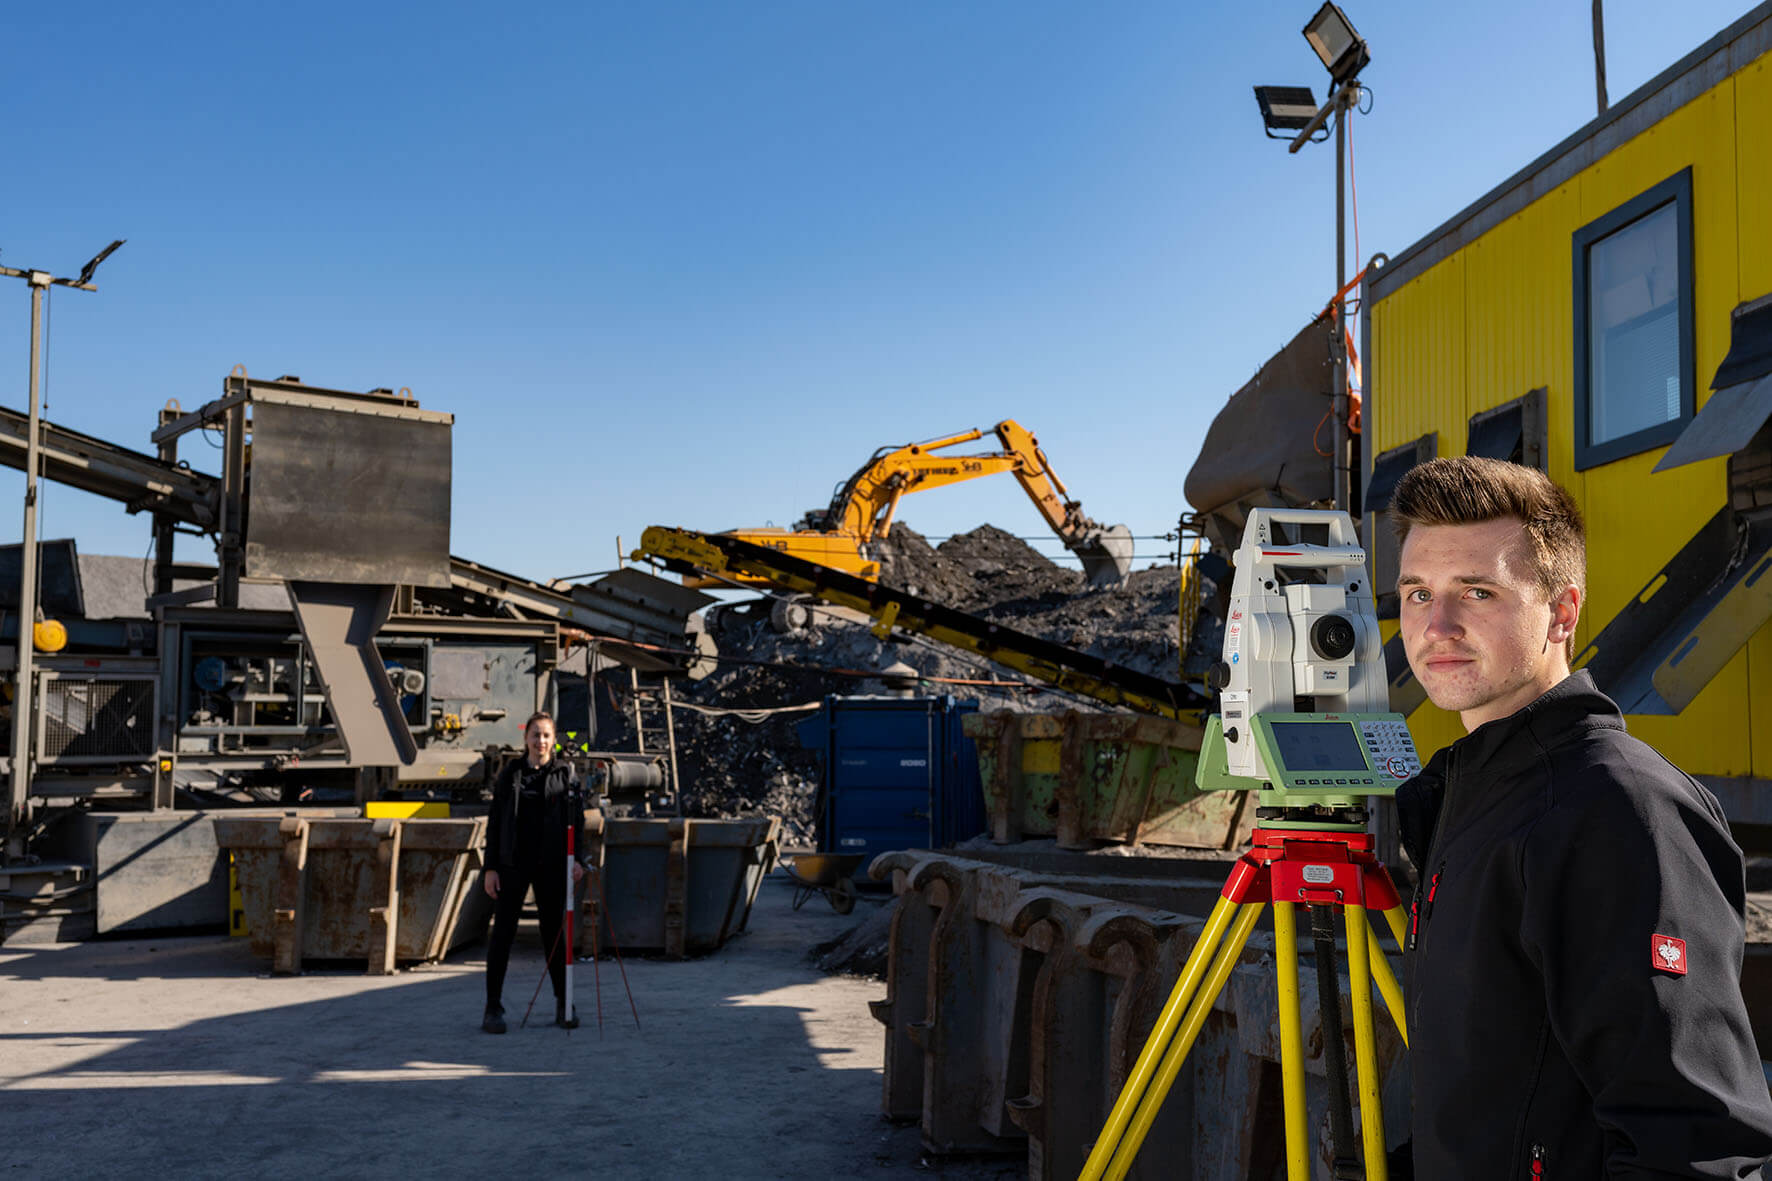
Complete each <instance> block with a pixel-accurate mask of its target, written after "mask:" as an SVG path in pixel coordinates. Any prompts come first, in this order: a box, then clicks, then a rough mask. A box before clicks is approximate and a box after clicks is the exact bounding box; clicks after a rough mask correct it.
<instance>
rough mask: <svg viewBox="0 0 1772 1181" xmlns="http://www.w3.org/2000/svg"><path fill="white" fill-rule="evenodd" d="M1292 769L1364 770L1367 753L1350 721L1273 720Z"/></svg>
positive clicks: (1276, 739)
mask: <svg viewBox="0 0 1772 1181" xmlns="http://www.w3.org/2000/svg"><path fill="white" fill-rule="evenodd" d="M1268 729H1269V730H1271V731H1272V732H1273V736H1274V746H1275V747H1276V748H1277V750H1278V751H1279V754H1280V761H1281V762H1282V763H1284V764H1285V765H1286V769H1287V770H1288V771H1293V772H1297V771H1364V770H1366V752H1365V749H1364V748H1363V747H1361V745H1360V736H1359V735H1358V734H1357V733H1355V732H1354V728H1353V726H1351V725H1349V724H1348V723H1347V722H1269V723H1268Z"/></svg>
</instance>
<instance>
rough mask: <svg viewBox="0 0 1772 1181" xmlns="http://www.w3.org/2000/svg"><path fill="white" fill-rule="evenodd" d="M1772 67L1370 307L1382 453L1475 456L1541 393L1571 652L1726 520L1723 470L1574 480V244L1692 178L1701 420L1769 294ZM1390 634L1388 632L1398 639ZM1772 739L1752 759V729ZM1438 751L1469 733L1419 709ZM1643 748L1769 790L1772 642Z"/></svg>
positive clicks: (1743, 658)
mask: <svg viewBox="0 0 1772 1181" xmlns="http://www.w3.org/2000/svg"><path fill="white" fill-rule="evenodd" d="M1768 144H1772V65H1769V59H1767V58H1762V59H1760V60H1759V61H1757V62H1755V63H1754V64H1752V65H1750V66H1748V67H1746V68H1745V69H1743V70H1741V71H1739V72H1738V73H1736V74H1735V75H1733V76H1732V77H1730V78H1728V79H1726V80H1724V81H1723V82H1722V83H1720V84H1719V85H1717V86H1716V87H1714V88H1713V89H1711V90H1709V91H1707V92H1705V93H1704V94H1703V95H1701V96H1699V97H1698V98H1697V99H1695V100H1694V101H1692V102H1690V103H1688V104H1686V105H1685V106H1683V107H1680V108H1679V109H1678V110H1676V111H1674V112H1672V113H1671V114H1669V115H1668V116H1667V117H1666V118H1664V119H1663V120H1661V121H1660V122H1659V123H1657V124H1656V125H1655V126H1654V127H1652V128H1650V129H1649V130H1647V131H1645V132H1643V133H1642V134H1640V135H1638V136H1636V137H1635V138H1634V139H1632V140H1630V141H1629V142H1627V143H1625V144H1623V145H1621V146H1620V147H1618V148H1617V149H1615V150H1614V151H1612V152H1611V153H1609V154H1608V155H1606V156H1605V157H1603V158H1602V159H1600V160H1598V161H1596V162H1595V163H1594V164H1593V165H1591V166H1590V167H1588V168H1587V169H1586V170H1584V171H1583V172H1581V173H1579V174H1578V175H1577V176H1575V177H1574V178H1572V179H1571V180H1569V181H1568V182H1567V183H1565V184H1563V185H1562V186H1560V187H1559V188H1557V189H1555V190H1554V191H1552V192H1549V193H1546V194H1545V195H1544V196H1542V197H1540V198H1539V199H1538V200H1537V201H1535V202H1533V203H1532V204H1531V205H1529V206H1527V207H1526V208H1525V209H1523V210H1521V211H1520V212H1519V213H1517V214H1515V215H1514V216H1513V217H1510V218H1509V219H1508V220H1507V221H1505V222H1503V223H1502V224H1500V225H1498V226H1496V227H1494V228H1493V229H1491V230H1490V231H1489V232H1488V233H1486V234H1484V235H1483V236H1482V237H1481V238H1478V239H1477V240H1475V241H1474V242H1472V243H1471V244H1470V245H1468V246H1466V247H1464V248H1463V249H1462V250H1460V251H1458V252H1457V253H1455V254H1453V255H1451V256H1449V257H1448V258H1446V259H1444V260H1442V261H1441V262H1439V263H1438V264H1436V265H1435V266H1434V267H1432V268H1431V269H1429V270H1428V271H1426V272H1424V273H1422V274H1421V275H1418V276H1416V277H1415V278H1414V279H1412V280H1410V281H1409V282H1408V283H1406V284H1404V285H1403V286H1402V287H1401V288H1399V289H1397V290H1396V291H1394V292H1391V293H1390V294H1388V295H1386V296H1385V297H1384V298H1383V299H1382V300H1380V301H1378V302H1377V303H1375V304H1374V305H1373V307H1372V323H1371V331H1372V352H1373V359H1374V364H1375V370H1374V375H1375V377H1376V378H1377V380H1378V382H1380V383H1381V384H1376V385H1375V388H1374V391H1373V398H1374V401H1375V403H1376V404H1375V407H1374V410H1375V414H1374V424H1373V425H1374V429H1375V437H1373V438H1372V439H1371V440H1369V446H1370V447H1371V449H1372V453H1373V454H1377V453H1379V452H1382V451H1384V450H1386V449H1388V448H1391V447H1394V446H1397V445H1399V444H1401V443H1405V442H1408V441H1409V440H1410V439H1413V438H1416V437H1417V436H1419V435H1422V434H1424V433H1426V432H1428V431H1438V432H1439V435H1440V440H1439V453H1440V454H1441V455H1459V454H1462V453H1463V452H1464V445H1465V433H1466V430H1467V428H1468V423H1469V420H1470V416H1471V415H1473V414H1475V413H1476V412H1478V411H1480V410H1485V409H1489V408H1491V407H1494V406H1498V405H1500V404H1501V403H1503V402H1507V401H1510V400H1512V399H1514V398H1517V397H1519V396H1521V395H1522V394H1524V393H1526V392H1527V391H1528V390H1531V389H1534V388H1537V387H1539V386H1544V387H1546V388H1547V390H1548V392H1549V396H1548V408H1549V420H1550V449H1549V464H1550V474H1551V475H1552V477H1553V478H1555V479H1556V480H1557V481H1558V482H1559V483H1561V484H1563V486H1564V487H1566V488H1568V489H1569V490H1570V492H1571V493H1572V494H1573V495H1574V496H1575V497H1576V499H1577V500H1578V501H1579V502H1580V504H1581V506H1582V511H1583V512H1584V513H1585V514H1586V516H1587V522H1588V599H1587V605H1586V607H1585V609H1584V610H1583V612H1582V625H1581V628H1580V632H1579V635H1578V639H1577V642H1578V646H1579V645H1585V644H1586V643H1587V642H1588V640H1590V639H1591V638H1592V637H1593V636H1594V635H1595V634H1597V633H1598V631H1599V630H1600V629H1601V628H1602V627H1603V626H1604V625H1605V623H1606V621H1607V620H1609V619H1611V618H1612V617H1613V616H1614V615H1615V614H1616V613H1617V612H1618V611H1619V609H1620V608H1621V607H1623V606H1624V605H1625V604H1626V603H1628V602H1629V601H1630V600H1631V599H1632V598H1633V597H1634V596H1636V595H1637V594H1638V593H1639V592H1640V591H1641V590H1642V589H1643V588H1644V587H1645V586H1646V585H1647V583H1648V582H1649V580H1650V579H1651V578H1652V577H1654V576H1655V574H1656V572H1657V571H1659V570H1660V569H1661V567H1662V566H1663V565H1664V564H1665V563H1666V562H1667V561H1668V560H1669V559H1670V558H1672V557H1673V555H1674V554H1675V553H1676V552H1677V551H1678V550H1679V548H1680V546H1681V545H1683V544H1684V543H1685V542H1686V541H1687V540H1688V539H1689V538H1690V537H1691V536H1692V534H1693V533H1694V532H1696V531H1697V529H1698V527H1699V526H1700V525H1702V524H1703V523H1704V522H1705V521H1706V520H1708V519H1709V518H1710V516H1711V514H1712V513H1714V512H1715V511H1716V510H1717V509H1718V508H1720V507H1722V505H1723V501H1724V495H1725V481H1726V475H1727V472H1726V466H1725V461H1724V460H1721V459H1717V460H1712V461H1709V462H1705V463H1699V464H1692V465H1689V466H1687V467H1683V468H1677V469H1675V470H1673V471H1671V472H1662V473H1659V474H1656V475H1653V476H1651V475H1650V469H1651V468H1653V467H1654V466H1655V464H1656V463H1657V462H1658V461H1659V460H1660V458H1661V456H1662V454H1663V453H1664V451H1665V448H1656V449H1654V450H1652V451H1648V452H1645V453H1643V454H1641V455H1635V456H1631V457H1630V458H1627V459H1622V460H1619V461H1617V462H1614V463H1609V464H1603V465H1601V466H1599V467H1595V468H1590V469H1588V470H1587V471H1585V472H1581V473H1577V472H1576V471H1575V470H1574V392H1573V388H1572V387H1573V381H1574V357H1573V347H1574V345H1573V339H1574V331H1573V317H1574V312H1573V305H1572V298H1573V281H1574V278H1573V275H1572V273H1571V239H1572V236H1573V235H1574V233H1575V232H1576V231H1577V230H1578V229H1580V228H1581V227H1582V226H1584V225H1586V224H1587V223H1589V222H1591V221H1593V220H1595V219H1596V218H1599V217H1601V216H1603V215H1605V214H1606V213H1609V212H1611V211H1612V210H1613V209H1616V208H1617V207H1619V206H1620V205H1623V204H1624V203H1625V202H1626V201H1629V200H1630V199H1631V198H1633V197H1635V196H1636V195H1637V194H1639V193H1642V192H1643V191H1645V190H1647V189H1649V188H1652V187H1653V186H1654V185H1656V184H1658V183H1660V182H1661V181H1663V180H1666V179H1667V178H1668V177H1670V176H1673V175H1674V174H1675V173H1677V172H1679V171H1680V170H1681V169H1683V168H1686V167H1690V168H1691V169H1692V204H1693V235H1692V236H1693V255H1694V258H1693V281H1694V287H1695V291H1694V305H1693V306H1694V310H1695V327H1696V353H1695V358H1696V366H1695V373H1694V378H1695V380H1696V382H1697V385H1698V404H1699V406H1700V407H1701V408H1702V407H1703V405H1704V403H1705V401H1706V400H1707V398H1708V396H1709V384H1710V378H1711V375H1712V374H1714V373H1715V372H1716V368H1717V366H1718V364H1720V363H1721V361H1722V359H1723V356H1724V355H1725V354H1726V353H1727V352H1728V349H1729V316H1730V312H1731V311H1732V310H1733V309H1734V308H1735V306H1736V305H1737V304H1738V303H1740V302H1741V301H1742V300H1744V299H1751V298H1755V297H1756V296H1758V295H1763V294H1766V293H1767V292H1768V291H1772V150H1769V149H1768V147H1767V145H1768ZM1389 630H1390V628H1388V627H1387V629H1386V631H1387V632H1388V631H1389ZM1756 721H1757V722H1759V723H1761V726H1760V728H1761V730H1762V732H1763V733H1765V734H1766V735H1767V738H1766V740H1765V741H1764V742H1762V743H1761V747H1762V748H1763V749H1761V750H1760V751H1759V752H1757V757H1756V752H1755V750H1754V745H1753V742H1752V733H1753V730H1754V729H1755V722H1756ZM1410 725H1411V728H1412V729H1413V730H1414V732H1415V737H1416V742H1417V744H1418V745H1419V746H1420V747H1421V748H1422V751H1423V752H1424V753H1427V752H1431V751H1433V750H1436V749H1438V748H1439V747H1441V746H1444V745H1445V744H1447V743H1448V742H1450V741H1452V740H1454V739H1456V738H1458V737H1459V736H1461V735H1462V734H1463V732H1464V731H1463V727H1462V726H1460V725H1459V723H1458V719H1457V717H1456V716H1453V715H1448V714H1445V713H1443V712H1442V711H1440V710H1438V709H1436V708H1435V707H1434V706H1433V705H1432V704H1431V703H1429V704H1427V705H1424V706H1423V707H1422V708H1421V709H1420V710H1418V711H1417V712H1416V713H1415V715H1414V716H1413V717H1412V718H1411V719H1410ZM1630 726H1631V729H1632V731H1633V732H1634V733H1636V734H1638V735H1640V736H1641V737H1643V738H1644V739H1645V740H1647V741H1648V742H1651V743H1653V744H1654V745H1655V746H1657V747H1658V748H1659V749H1661V750H1662V751H1663V752H1664V753H1665V754H1667V755H1668V757H1669V758H1671V759H1673V760H1674V761H1675V762H1676V763H1679V764H1680V765H1681V766H1683V767H1685V768H1686V769H1687V770H1689V771H1691V772H1693V773H1695V774H1709V775H1730V776H1739V775H1747V774H1750V773H1751V774H1756V775H1760V776H1765V777H1768V778H1772V629H1764V630H1762V632H1761V633H1760V634H1759V635H1758V636H1756V637H1755V639H1754V641H1753V642H1752V643H1751V644H1750V645H1749V646H1748V648H1747V649H1744V650H1743V652H1742V653H1740V654H1739V655H1737V656H1736V658H1735V659H1734V660H1733V661H1731V662H1730V663H1729V664H1728V666H1726V667H1725V668H1724V670H1723V671H1722V672H1721V673H1720V674H1718V676H1717V678H1716V679H1715V680H1714V681H1712V682H1711V683H1710V685H1709V686H1707V687H1706V688H1705V690H1704V691H1703V692H1702V693H1700V694H1699V696H1698V698H1697V699H1696V700H1695V701H1693V703H1692V704H1691V705H1689V706H1688V707H1687V708H1686V710H1685V711H1684V712H1683V713H1682V714H1680V715H1679V716H1677V717H1647V716H1641V717H1632V718H1631V719H1630Z"/></svg>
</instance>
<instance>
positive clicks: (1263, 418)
mask: <svg viewBox="0 0 1772 1181" xmlns="http://www.w3.org/2000/svg"><path fill="white" fill-rule="evenodd" d="M1330 333H1331V329H1330V327H1329V322H1328V321H1327V320H1318V321H1315V322H1313V323H1311V324H1308V325H1306V326H1305V328H1304V331H1302V332H1300V333H1299V334H1298V335H1297V336H1295V337H1293V338H1292V340H1291V342H1290V343H1289V344H1287V345H1286V347H1285V348H1283V349H1281V350H1280V351H1279V352H1278V353H1276V354H1275V355H1274V356H1273V357H1272V358H1271V359H1269V361H1268V362H1267V364H1265V365H1263V366H1262V367H1261V369H1260V371H1258V372H1257V373H1256V375H1255V376H1254V377H1253V378H1251V379H1250V380H1249V382H1248V384H1246V385H1245V386H1243V388H1242V389H1240V390H1238V391H1237V392H1236V393H1234V394H1232V395H1231V399H1230V401H1229V402H1228V403H1227V404H1226V405H1225V407H1224V409H1223V410H1220V411H1219V412H1218V417H1217V418H1215V419H1213V420H1212V426H1211V427H1210V428H1209V429H1208V430H1207V431H1206V441H1205V443H1204V444H1203V445H1202V446H1201V447H1200V457H1199V458H1198V459H1196V460H1195V461H1194V466H1193V469H1192V470H1190V471H1189V472H1188V474H1187V483H1186V485H1185V486H1184V489H1183V491H1184V492H1185V494H1186V495H1187V499H1188V503H1189V504H1191V505H1193V506H1194V507H1195V508H1196V509H1198V510H1199V511H1201V512H1211V511H1212V510H1214V509H1217V508H1221V507H1223V506H1224V505H1228V504H1231V503H1232V502H1234V501H1237V500H1239V499H1241V498H1243V497H1246V496H1249V495H1250V494H1252V493H1255V492H1260V491H1264V490H1265V491H1269V492H1273V493H1276V494H1278V495H1279V496H1280V497H1281V498H1282V499H1283V500H1284V501H1285V502H1287V503H1290V504H1297V505H1304V504H1309V503H1311V502H1312V501H1319V500H1324V501H1326V500H1328V499H1330V498H1331V497H1332V496H1333V495H1334V494H1335V489H1334V484H1333V476H1332V473H1331V472H1330V469H1329V457H1328V456H1326V455H1322V454H1319V452H1318V450H1317V448H1318V447H1321V448H1322V449H1323V450H1324V451H1327V450H1329V448H1330V445H1331V443H1332V441H1333V439H1334V424H1332V423H1327V422H1324V421H1323V416H1324V414H1325V413H1327V412H1328V410H1329V407H1330V404H1331V401H1330V400H1331V397H1332V388H1333V379H1334V368H1333V366H1332V364H1331V361H1330V358H1329V344H1330ZM1319 424H1320V425H1321V427H1322V430H1321V432H1320V435H1321V438H1319V439H1316V440H1314V441H1313V438H1312V433H1313V432H1315V431H1317V428H1318V426H1319Z"/></svg>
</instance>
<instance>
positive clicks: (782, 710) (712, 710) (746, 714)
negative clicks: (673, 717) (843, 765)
mask: <svg viewBox="0 0 1772 1181" xmlns="http://www.w3.org/2000/svg"><path fill="white" fill-rule="evenodd" d="M671 705H672V707H673V708H676V709H686V710H689V711H690V712H692V713H698V714H707V715H708V716H709V717H714V718H737V719H738V720H739V721H741V722H749V723H751V724H752V725H753V726H755V725H757V724H759V723H761V722H766V721H768V720H769V719H770V718H772V717H774V716H775V715H777V714H797V713H806V712H808V711H810V710H815V709H822V708H823V707H824V702H822V701H808V702H806V703H805V704H803V705H778V706H774V707H773V708H764V709H727V708H722V707H720V706H717V705H697V704H695V703H694V702H692V701H683V700H682V699H680V698H679V699H677V700H674V701H672V702H671Z"/></svg>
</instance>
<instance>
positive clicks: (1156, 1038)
mask: <svg viewBox="0 0 1772 1181" xmlns="http://www.w3.org/2000/svg"><path fill="white" fill-rule="evenodd" d="M1236 909H1237V904H1236V903H1235V902H1232V901H1231V900H1230V899H1229V898H1226V897H1224V896H1223V895H1220V896H1219V899H1218V903H1217V905H1215V906H1214V907H1213V908H1212V915H1211V917H1210V918H1208V919H1207V920H1206V929H1205V930H1203V931H1201V932H1200V939H1199V942H1197V943H1195V944H1194V949H1193V951H1191V952H1189V953H1188V957H1187V963H1186V964H1185V965H1183V966H1182V969H1181V975H1180V976H1179V977H1178V978H1177V979H1176V981H1175V987H1174V988H1173V989H1171V990H1170V992H1169V1000H1168V1001H1167V1002H1166V1003H1165V1004H1164V1005H1163V1012H1162V1013H1161V1014H1160V1015H1159V1016H1158V1018H1157V1024H1156V1026H1155V1027H1154V1028H1153V1029H1152V1030H1151V1036H1150V1038H1149V1039H1148V1040H1147V1041H1146V1042H1145V1043H1144V1049H1142V1050H1140V1051H1139V1053H1138V1061H1137V1062H1136V1063H1135V1064H1134V1065H1133V1067H1132V1073H1131V1074H1130V1075H1128V1076H1127V1077H1126V1085H1125V1086H1124V1087H1122V1088H1121V1089H1120V1095H1119V1098H1117V1099H1115V1100H1114V1108H1113V1110H1112V1111H1111V1112H1109V1113H1108V1121H1107V1124H1106V1125H1105V1126H1104V1127H1103V1128H1102V1129H1101V1135H1100V1136H1099V1137H1097V1138H1096V1141H1095V1147H1094V1148H1092V1149H1091V1150H1090V1152H1089V1160H1088V1162H1087V1163H1086V1164H1084V1166H1083V1172H1082V1173H1081V1174H1080V1175H1079V1178H1078V1181H1101V1176H1102V1174H1103V1172H1105V1171H1106V1169H1107V1166H1108V1162H1109V1161H1110V1160H1112V1159H1113V1155H1114V1149H1115V1147H1116V1146H1117V1145H1118V1144H1119V1142H1120V1137H1121V1136H1122V1135H1124V1134H1125V1132H1126V1125H1127V1124H1128V1123H1129V1122H1131V1119H1132V1112H1133V1110H1134V1109H1135V1108H1136V1107H1137V1106H1138V1102H1139V1100H1140V1099H1142V1098H1143V1097H1144V1090H1145V1087H1146V1086H1148V1085H1149V1084H1150V1081H1151V1075H1152V1074H1153V1073H1154V1072H1155V1071H1156V1068H1157V1063H1158V1062H1159V1061H1161V1059H1162V1057H1163V1051H1164V1049H1165V1048H1167V1047H1168V1045H1169V1039H1170V1038H1172V1037H1174V1036H1175V1027H1176V1026H1178V1025H1180V1024H1181V1016H1182V1012H1183V1011H1184V1010H1185V1009H1186V1008H1187V1003H1188V1001H1190V1000H1192V999H1193V995H1194V990H1195V989H1196V988H1198V987H1199V985H1200V978H1201V976H1203V975H1204V974H1205V971H1206V965H1207V963H1208V962H1209V961H1210V960H1211V959H1212V954H1213V953H1214V952H1215V951H1217V950H1218V944H1219V941H1220V940H1222V939H1223V938H1224V933H1225V930H1226V929H1227V928H1228V927H1229V926H1230V924H1231V918H1232V917H1233V912H1234V911H1235V910H1236Z"/></svg>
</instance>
